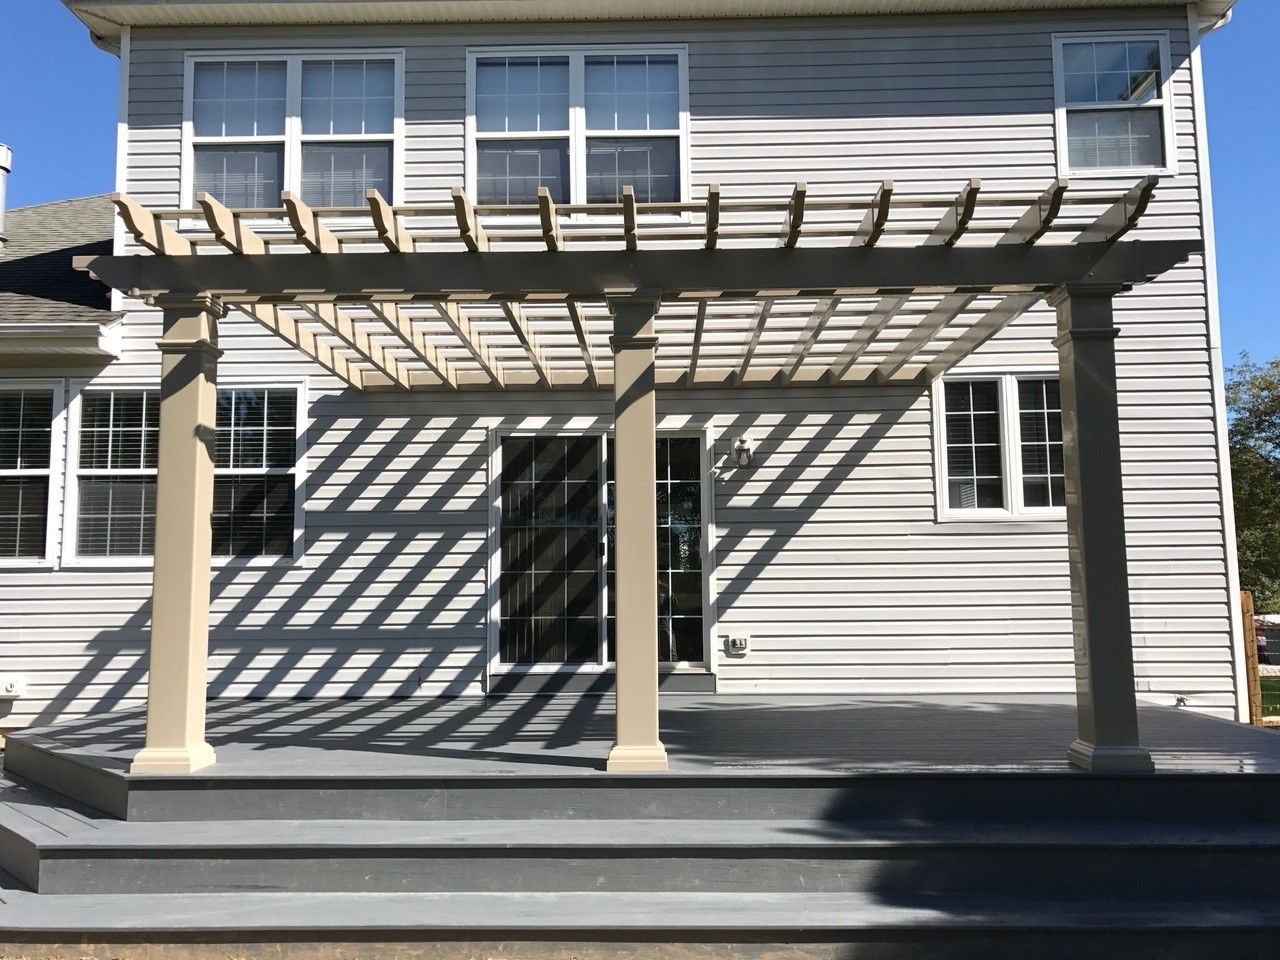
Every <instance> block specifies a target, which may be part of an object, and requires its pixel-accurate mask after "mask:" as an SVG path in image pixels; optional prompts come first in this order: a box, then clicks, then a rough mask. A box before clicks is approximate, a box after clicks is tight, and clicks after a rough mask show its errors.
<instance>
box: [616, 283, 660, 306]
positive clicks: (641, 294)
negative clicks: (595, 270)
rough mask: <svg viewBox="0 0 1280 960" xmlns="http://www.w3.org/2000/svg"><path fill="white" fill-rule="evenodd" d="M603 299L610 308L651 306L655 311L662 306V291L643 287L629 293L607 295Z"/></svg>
mask: <svg viewBox="0 0 1280 960" xmlns="http://www.w3.org/2000/svg"><path fill="white" fill-rule="evenodd" d="M604 299H605V302H606V303H608V304H609V306H610V307H613V306H615V305H616V306H627V305H629V304H634V305H636V306H640V305H641V304H644V305H648V304H653V306H654V309H655V310H657V308H658V307H660V306H661V305H662V291H661V290H659V289H657V288H655V287H643V288H641V289H639V290H633V291H632V292H631V293H617V294H608V295H606V296H605V298H604Z"/></svg>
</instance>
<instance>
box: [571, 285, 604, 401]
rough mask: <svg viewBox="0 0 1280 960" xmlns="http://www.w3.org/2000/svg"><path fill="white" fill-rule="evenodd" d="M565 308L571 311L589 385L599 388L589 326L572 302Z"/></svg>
mask: <svg viewBox="0 0 1280 960" xmlns="http://www.w3.org/2000/svg"><path fill="white" fill-rule="evenodd" d="M565 306H566V308H567V309H568V311H569V322H570V323H572V324H573V333H574V336H576V337H577V338H578V349H579V350H581V351H582V365H583V366H584V367H586V368H587V385H588V386H590V387H592V388H594V387H598V386H600V375H599V374H598V373H597V372H596V360H595V357H593V356H592V355H591V341H590V340H589V339H588V338H587V325H586V324H585V323H584V322H583V320H582V311H581V309H580V308H579V307H578V304H577V303H575V302H574V301H572V300H570V301H569V302H568V303H567V304H566V305H565Z"/></svg>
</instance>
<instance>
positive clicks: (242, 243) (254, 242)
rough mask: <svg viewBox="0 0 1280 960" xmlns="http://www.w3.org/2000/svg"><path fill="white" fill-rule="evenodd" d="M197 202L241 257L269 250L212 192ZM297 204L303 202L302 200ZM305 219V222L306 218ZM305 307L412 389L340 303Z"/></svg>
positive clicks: (393, 379)
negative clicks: (338, 304) (340, 307)
mask: <svg viewBox="0 0 1280 960" xmlns="http://www.w3.org/2000/svg"><path fill="white" fill-rule="evenodd" d="M196 202H197V203H198V204H199V205H200V209H201V210H203V211H204V216H205V220H206V221H207V222H208V224H209V229H210V230H211V231H212V232H213V235H214V237H215V238H216V239H217V241H218V242H219V243H221V244H222V245H223V246H224V247H226V248H227V249H228V250H230V251H231V252H232V253H234V254H236V255H237V256H261V255H264V254H265V253H266V250H267V245H266V243H265V242H264V241H263V239H262V238H261V237H260V236H258V235H257V234H256V233H254V232H253V231H252V230H250V229H249V228H248V227H246V226H245V225H244V224H243V223H242V222H241V220H240V217H239V216H238V215H237V214H235V213H233V212H232V211H230V210H228V209H227V208H226V207H225V206H223V205H222V204H221V203H219V202H218V201H217V200H216V199H215V198H214V197H213V196H212V195H211V194H208V193H203V192H201V193H198V194H196ZM297 203H298V204H301V201H297ZM303 219H304V222H305V217H304V218H303ZM303 309H304V310H306V311H307V313H308V314H310V315H311V316H312V317H314V318H315V319H316V320H317V321H319V322H320V323H321V324H322V325H323V326H324V327H326V328H327V329H328V330H330V331H331V332H333V333H335V334H337V335H338V336H339V337H340V338H341V339H342V340H343V341H345V342H346V343H347V344H348V345H349V346H350V347H351V348H352V349H353V350H355V351H356V353H358V354H360V355H361V356H362V357H364V358H365V359H366V360H368V361H369V362H370V363H371V364H373V365H374V366H375V367H376V368H377V369H378V370H380V371H381V372H383V373H385V374H386V375H387V376H388V377H390V378H391V382H392V383H396V384H399V385H400V386H402V387H404V388H405V389H406V390H407V389H408V388H409V386H410V381H409V373H408V371H407V370H405V369H404V367H403V365H402V364H401V363H400V362H399V361H398V360H396V359H395V358H394V357H392V356H390V355H388V354H387V353H386V351H385V350H383V348H382V346H381V345H380V344H378V343H377V341H375V340H374V339H373V338H372V337H370V336H369V334H368V332H367V331H365V330H363V329H361V327H360V325H359V324H358V323H356V322H355V321H354V320H353V319H351V317H350V316H348V315H347V314H346V313H345V312H344V311H342V310H341V309H339V307H338V306H337V304H334V303H317V304H303Z"/></svg>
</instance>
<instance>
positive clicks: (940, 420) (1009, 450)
mask: <svg viewBox="0 0 1280 960" xmlns="http://www.w3.org/2000/svg"><path fill="white" fill-rule="evenodd" d="M1057 379H1058V371H1057V370H1050V371H1044V370H1026V371H1018V372H1017V373H1009V372H1001V373H992V372H987V373H983V372H979V371H974V372H972V373H970V372H965V373H962V374H956V375H955V376H946V377H941V378H939V379H937V380H935V381H934V382H933V386H932V391H931V402H932V404H933V418H932V419H933V462H934V471H933V476H934V500H935V505H936V510H937V514H936V516H937V520H938V522H940V523H945V522H965V521H968V522H973V521H975V520H1064V519H1066V516H1067V510H1066V507H1028V506H1027V505H1026V504H1025V503H1024V502H1023V490H1022V444H1021V441H1020V439H1019V435H1018V434H1019V428H1018V414H1019V413H1020V408H1019V405H1018V381H1020V380H1057ZM973 381H986V382H990V381H995V382H996V383H997V385H998V390H999V393H998V395H999V398H1000V461H1001V475H1002V478H1003V484H1004V502H1005V506H1004V507H1001V508H991V507H975V508H971V509H964V508H961V507H952V506H951V505H950V503H951V501H950V498H949V497H948V496H947V481H948V479H949V478H948V475H947V420H946V397H945V395H944V393H943V386H944V384H947V383H966V382H973Z"/></svg>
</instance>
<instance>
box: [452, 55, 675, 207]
mask: <svg viewBox="0 0 1280 960" xmlns="http://www.w3.org/2000/svg"><path fill="white" fill-rule="evenodd" d="M627 54H657V55H663V54H666V55H668V56H670V55H674V56H675V58H676V71H677V74H678V76H679V86H680V94H679V96H680V126H679V131H680V151H679V155H680V196H679V198H678V201H677V202H680V203H687V202H688V201H689V198H690V195H691V183H692V181H691V178H690V172H689V161H690V149H689V47H688V44H683V43H649V44H643V43H627V44H618V43H611V44H572V43H571V44H558V45H545V44H540V45H536V46H527V45H518V46H496V47H470V48H468V49H467V115H466V124H465V126H466V149H465V155H464V158H463V162H464V166H465V170H464V173H465V178H464V179H465V183H466V191H467V196H468V197H470V198H471V200H472V202H476V196H477V195H476V163H477V149H476V139H477V138H476V135H477V130H476V62H477V61H479V60H483V59H485V58H486V57H524V56H539V57H557V56H558V57H568V58H569V181H570V182H569V202H570V203H575V204H576V203H586V197H587V160H586V140H587V131H586V92H585V89H584V83H585V79H584V72H585V62H586V58H587V57H588V56H625V55H627ZM601 135H602V136H606V135H608V134H604V133H602V134H601ZM613 135H615V136H654V135H655V134H652V133H650V132H648V131H643V132H639V131H624V132H622V133H618V134H613ZM559 136H560V135H559V134H551V135H547V134H543V133H517V134H510V135H506V136H505V137H504V138H505V139H520V138H522V137H526V138H530V139H540V138H543V137H559ZM656 136H670V134H669V133H665V132H663V133H658V134H656ZM671 219H678V218H676V217H673V218H671Z"/></svg>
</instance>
